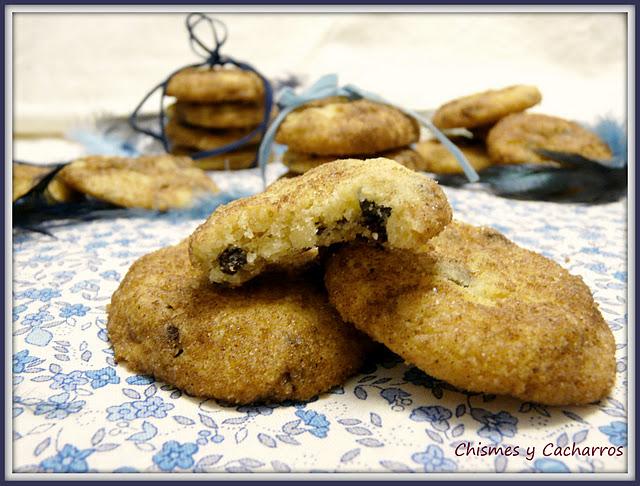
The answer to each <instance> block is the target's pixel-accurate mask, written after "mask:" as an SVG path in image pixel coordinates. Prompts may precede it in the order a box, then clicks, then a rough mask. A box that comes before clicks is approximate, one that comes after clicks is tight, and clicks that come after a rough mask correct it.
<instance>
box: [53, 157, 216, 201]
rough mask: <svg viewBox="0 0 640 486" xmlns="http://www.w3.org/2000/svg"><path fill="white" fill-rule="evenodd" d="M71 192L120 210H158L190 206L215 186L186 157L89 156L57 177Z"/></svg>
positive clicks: (70, 165) (74, 163)
mask: <svg viewBox="0 0 640 486" xmlns="http://www.w3.org/2000/svg"><path fill="white" fill-rule="evenodd" d="M58 176H59V177H60V178H61V179H62V180H63V181H64V182H65V183H66V184H68V185H69V186H71V187H72V188H74V189H76V190H78V191H80V192H82V193H85V194H88V195H90V196H92V197H95V198H96V199H101V200H103V201H107V202H110V203H112V204H116V205H118V206H123V207H132V208H145V209H158V210H161V211H164V210H167V209H170V208H182V207H187V206H190V205H192V204H193V203H194V202H195V200H196V199H197V198H198V197H200V196H203V195H205V194H211V193H216V192H218V187H217V186H216V184H215V183H214V182H213V181H212V180H211V179H210V178H209V177H208V176H207V175H206V174H205V173H204V172H203V171H202V170H201V169H199V168H197V167H196V166H195V165H194V163H193V161H192V160H191V159H190V158H188V157H175V156H172V155H145V156H142V157H138V158H128V157H115V156H101V155H93V156H89V157H84V158H81V159H78V160H75V161H73V162H72V163H71V164H69V165H67V166H66V167H65V168H64V169H62V170H61V171H60V173H59V175H58Z"/></svg>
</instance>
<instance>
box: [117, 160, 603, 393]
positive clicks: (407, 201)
mask: <svg viewBox="0 0 640 486" xmlns="http://www.w3.org/2000/svg"><path fill="white" fill-rule="evenodd" d="M108 313H109V318H108V324H107V328H108V332H109V336H110V339H111V342H112V344H113V346H114V351H115V356H116V359H117V360H118V361H119V362H126V363H127V364H128V365H129V366H130V368H131V369H132V370H134V371H136V372H138V373H146V374H152V375H154V376H156V377H157V378H159V379H161V380H165V381H167V382H169V383H171V384H173V385H176V386H178V387H180V388H182V389H184V390H185V391H186V392H188V393H190V394H192V395H198V396H206V397H213V398H216V399H218V400H222V401H225V402H231V403H237V404H241V403H250V402H282V401H286V400H307V399H309V398H311V397H313V396H314V395H316V394H319V393H322V392H325V391H327V390H329V389H330V388H331V387H332V386H335V385H339V384H342V383H344V381H345V380H346V379H347V378H348V377H349V376H350V375H352V374H353V373H355V372H357V370H358V369H359V368H360V367H361V366H362V364H363V362H364V360H365V358H366V357H367V355H369V354H371V353H372V351H373V350H374V345H373V341H377V342H378V343H382V344H383V345H385V346H388V347H389V349H391V350H392V351H393V352H395V353H397V354H399V355H400V356H401V357H402V358H403V359H404V360H405V361H406V362H407V363H411V364H413V365H415V366H417V367H418V368H420V369H421V370H423V371H424V372H426V373H427V374H430V375H432V376H433V377H435V378H437V379H441V380H444V381H447V382H449V383H450V384H452V385H454V386H456V387H458V388H460V389H463V390H468V391H470V392H484V393H490V394H504V395H511V396H514V397H517V398H520V399H522V400H525V401H532V402H538V403H543V404H551V405H560V404H586V403H591V402H593V401H596V400H598V399H600V398H602V397H604V396H606V394H607V393H608V391H609V389H610V388H611V386H612V384H613V380H614V376H615V356H614V353H615V343H614V339H613V334H612V333H611V330H610V329H609V327H608V326H607V324H606V322H605V321H604V319H603V318H602V315H601V314H600V312H599V310H598V308H597V305H596V304H595V303H594V301H593V297H592V295H591V292H590V291H589V289H588V287H587V286H586V285H585V284H584V282H583V281H582V279H581V278H579V277H576V276H573V275H570V274H569V273H568V272H567V271H566V270H564V269H563V268H562V267H560V266H559V265H558V264H557V263H555V262H553V261H551V260H549V259H547V258H545V257H543V256H542V255H539V254H536V253H533V252H530V251H527V250H525V249H523V248H520V247H518V246H517V245H515V244H514V243H513V242H511V241H509V240H508V239H507V238H505V237H504V236H503V235H501V234H500V233H498V232H497V231H495V230H493V229H489V228H480V227H474V226H471V225H468V224H464V223H461V222H457V221H452V210H451V207H450V206H449V203H448V201H447V198H446V196H445V194H444V193H443V191H442V190H441V189H440V187H439V186H438V185H437V183H436V182H434V181H433V180H432V179H430V178H428V177H426V176H425V175H423V174H420V173H417V172H415V171H412V170H409V169H407V168H406V167H403V166H401V165H400V164H398V163H396V162H394V161H392V160H389V159H384V158H378V159H372V160H364V161H363V160H355V159H347V160H338V161H334V162H329V163H325V164H322V165H320V166H319V167H317V168H315V169H312V170H310V171H308V172H306V173H305V174H303V175H301V176H298V177H294V178H289V179H281V180H279V181H277V182H275V183H274V184H272V185H271V186H269V187H268V188H267V189H266V191H265V192H263V193H261V194H257V195H255V196H252V197H248V198H244V199H240V200H236V201H233V202H231V203H229V204H227V205H224V206H220V207H219V208H218V209H217V210H216V211H214V212H213V214H211V216H210V217H209V218H208V219H207V221H205V222H204V223H203V224H202V225H201V226H200V227H198V228H197V229H196V231H195V232H194V233H193V234H192V235H191V236H190V237H189V238H188V239H186V240H184V241H183V242H182V243H180V244H178V245H177V246H173V247H170V248H164V249H161V250H159V251H156V252H155V253H152V254H150V255H147V256H145V257H143V258H142V259H140V260H139V261H137V262H135V263H134V264H133V266H132V267H131V269H130V270H129V272H128V274H127V275H126V277H125V279H124V280H123V282H122V283H121V284H120V287H119V288H118V290H117V291H116V292H115V293H114V294H113V297H112V299H111V304H110V307H109V310H108Z"/></svg>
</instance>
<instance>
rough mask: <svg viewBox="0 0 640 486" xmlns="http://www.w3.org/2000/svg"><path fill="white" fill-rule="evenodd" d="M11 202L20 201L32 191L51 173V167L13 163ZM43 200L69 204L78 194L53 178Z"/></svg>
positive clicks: (57, 178)
mask: <svg viewBox="0 0 640 486" xmlns="http://www.w3.org/2000/svg"><path fill="white" fill-rule="evenodd" d="M12 167H13V201H15V200H17V199H20V198H21V197H22V196H24V195H25V194H26V193H27V192H29V191H30V190H31V189H33V188H34V187H35V186H36V185H37V184H38V182H40V181H41V180H42V179H43V178H44V176H46V175H47V174H48V173H49V172H51V171H52V168H51V167H47V166H44V165H43V166H37V165H29V164H17V163H15V162H14V163H13V165H12ZM44 195H45V198H46V199H47V200H48V201H49V202H50V203H62V202H69V201H72V200H74V199H75V198H76V197H78V193H77V192H76V191H74V190H73V189H72V188H70V187H69V186H68V185H66V184H65V183H64V182H62V181H61V180H60V177H58V176H56V177H54V178H53V179H52V180H51V181H50V182H49V184H48V185H47V188H46V189H45V194H44Z"/></svg>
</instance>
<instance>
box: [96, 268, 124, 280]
mask: <svg viewBox="0 0 640 486" xmlns="http://www.w3.org/2000/svg"><path fill="white" fill-rule="evenodd" d="M100 276H101V277H102V278H104V279H105V280H113V281H114V282H119V281H120V274H119V273H118V272H116V271H115V270H107V271H106V272H102V273H101V274H100Z"/></svg>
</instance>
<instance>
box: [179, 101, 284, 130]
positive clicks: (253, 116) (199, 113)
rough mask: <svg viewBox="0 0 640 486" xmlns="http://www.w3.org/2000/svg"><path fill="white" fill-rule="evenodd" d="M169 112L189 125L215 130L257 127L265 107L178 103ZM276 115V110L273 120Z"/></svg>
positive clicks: (248, 104)
mask: <svg viewBox="0 0 640 486" xmlns="http://www.w3.org/2000/svg"><path fill="white" fill-rule="evenodd" d="M167 112H168V114H169V116H175V117H176V118H177V120H178V121H180V122H182V123H186V124H187V125H192V126H196V127H202V128H214V129H229V128H247V127H256V126H258V125H260V123H262V120H263V118H264V106H263V105H262V104H255V103H216V104H202V103H187V102H182V101H178V102H177V103H175V104H173V105H171V106H170V107H169V108H168V110H167ZM275 113H276V109H275V108H274V110H273V111H272V114H271V117H272V118H273V116H275Z"/></svg>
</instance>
